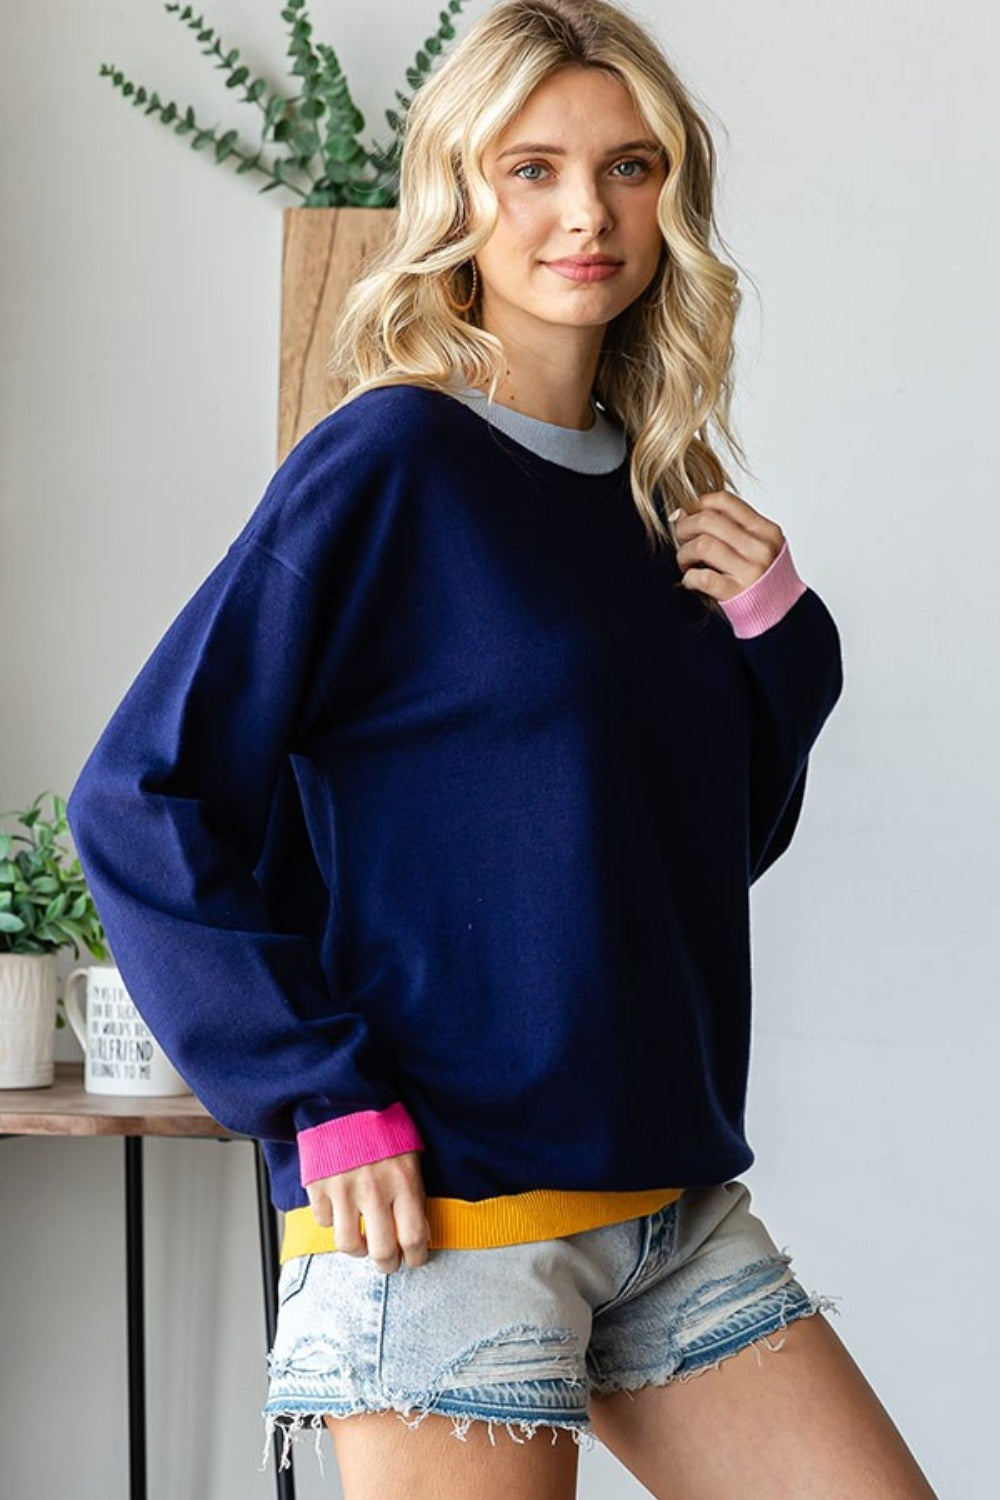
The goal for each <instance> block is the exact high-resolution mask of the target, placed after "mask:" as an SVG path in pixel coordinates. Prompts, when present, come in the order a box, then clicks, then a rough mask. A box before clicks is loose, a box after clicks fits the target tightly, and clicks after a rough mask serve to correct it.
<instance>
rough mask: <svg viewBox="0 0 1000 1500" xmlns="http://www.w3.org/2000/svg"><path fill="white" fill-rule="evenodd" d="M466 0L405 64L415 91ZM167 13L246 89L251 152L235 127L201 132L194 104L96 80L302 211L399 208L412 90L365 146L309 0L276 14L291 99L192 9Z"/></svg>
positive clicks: (109, 72) (444, 15)
mask: <svg viewBox="0 0 1000 1500" xmlns="http://www.w3.org/2000/svg"><path fill="white" fill-rule="evenodd" d="M464 3H465V0H448V5H447V9H446V10H442V11H441V13H440V17H439V22H440V24H439V26H438V29H437V31H435V32H434V34H433V36H429V37H427V38H426V40H425V42H424V45H423V47H421V49H420V50H419V51H418V52H417V55H416V58H415V60H414V63H413V66H412V67H410V68H407V70H406V81H407V83H408V84H409V86H410V89H411V90H412V91H413V92H415V91H416V90H417V89H419V88H420V86H421V84H423V83H424V81H425V79H426V78H427V76H428V74H429V73H430V71H431V69H432V67H433V64H434V58H435V57H436V56H437V55H438V54H439V53H440V52H441V51H442V50H443V48H444V45H445V43H446V42H447V41H450V40H451V39H452V38H453V37H454V36H455V28H454V26H453V25H452V17H453V16H455V15H458V14H459V12H460V11H461V9H462V6H463V4H464ZM164 10H166V11H168V12H170V13H171V14H172V15H175V16H176V17H177V19H178V20H179V21H181V22H183V23H184V25H185V26H187V27H188V28H189V29H190V30H191V31H192V32H193V33H194V34H195V35H196V37H197V40H198V41H199V42H201V43H202V44H203V45H202V49H201V50H202V52H203V54H204V55H205V56H206V57H214V58H216V59H217V62H216V67H217V68H220V69H221V70H222V71H223V72H224V73H225V74H226V88H227V89H242V91H243V93H242V97H241V99H240V103H242V104H249V105H251V106H253V107H254V108H255V109H257V110H258V111H259V112H260V114H261V116H262V121H261V137H260V142H259V144H258V145H257V146H255V147H254V146H248V145H247V144H246V143H245V142H243V141H242V140H241V139H240V135H239V132H238V131H237V130H226V131H224V132H223V133H222V134H219V133H218V132H217V131H215V130H213V129H206V127H205V126H204V125H203V124H202V123H201V122H200V121H199V120H198V118H197V116H196V115H195V112H194V110H193V109H192V108H191V107H190V106H188V107H187V108H186V109H185V110H183V112H182V111H181V109H180V108H179V106H178V105H177V104H174V103H170V102H168V103H164V102H163V100H161V98H160V96H159V94H157V93H156V92H154V91H152V90H149V89H147V88H145V87H144V86H143V85H136V84H134V83H132V82H131V81H130V80H129V79H128V78H126V77H125V75H124V73H123V72H122V71H121V69H120V68H118V67H116V66H115V64H114V63H102V64H101V70H100V77H102V78H110V79H111V82H112V86H113V87H114V88H116V89H120V90H121V93H122V95H123V96H124V97H125V98H126V99H130V100H131V101H132V104H133V106H134V107H136V108H138V107H143V108H144V111H145V113H146V114H147V115H151V114H157V115H159V117H160V120H161V122H162V123H163V124H164V125H167V126H169V127H170V128H171V129H173V131H174V132H175V133H176V134H177V135H181V136H185V135H189V136H190V137H191V140H190V143H189V144H190V145H191V147H192V149H193V150H195V151H203V150H205V149H206V148H209V147H211V148H212V152H213V153H214V157H215V160H216V162H225V161H229V162H231V163H233V164H235V165H236V171H237V173H238V174H239V173H243V172H258V173H262V174H263V175H264V176H265V177H267V178H268V181H267V183H266V184H265V185H264V187H262V188H261V189H260V191H261V192H262V193H267V192H270V191H271V189H272V188H276V187H284V188H287V189H288V191H289V192H291V193H294V194H296V195H297V196H298V197H300V198H301V199H302V204H301V206H302V207H303V208H337V207H351V206H353V207H355V208H392V207H395V206H396V204H397V203H398V198H399V162H400V156H401V154H402V149H403V134H404V131H405V126H406V114H407V111H408V110H409V107H410V103H411V100H412V93H411V94H409V95H407V94H402V93H400V92H399V90H398V89H397V90H396V91H395V92H396V99H397V102H398V104H399V109H398V110H390V109H387V110H386V111H385V117H386V120H387V121H388V123H389V127H390V129H391V131H392V137H391V139H390V140H389V142H388V143H387V144H384V145H380V144H378V143H377V142H374V141H373V142H372V144H371V145H370V146H364V145H362V143H361V141H360V140H359V139H358V133H359V131H361V130H362V129H363V128H364V124H365V119H364V116H363V115H362V114H361V112H360V110H359V109H358V108H357V106H356V105H355V103H354V101H353V99H352V98H351V93H350V89H349V88H348V85H347V79H346V78H345V77H344V74H343V70H342V69H341V66H340V63H339V62H338V60H337V54H336V53H335V52H334V50H333V48H332V47H330V46H328V45H327V44H325V43H323V42H314V41H313V35H312V33H313V28H312V24H311V22H310V20H309V16H308V14H307V11H306V0H286V3H285V6H284V8H283V9H282V12H281V17H282V20H284V21H286V22H287V23H288V26H289V45H288V56H289V57H290V58H291V59H292V67H291V72H292V75H293V76H295V77H298V78H300V79H301V88H299V89H298V91H297V92H296V93H295V94H294V95H292V96H286V95H283V94H280V93H278V92H277V91H276V90H272V89H271V88H270V87H269V85H268V83H267V82H266V80H265V79H263V78H252V77H251V76H250V69H249V68H248V67H246V65H245V64H244V63H241V62H240V54H239V49H238V48H236V47H231V48H226V47H224V46H223V43H222V41H221V40H220V38H219V37H218V35H217V34H216V32H215V31H214V30H213V28H212V27H211V26H207V25H206V24H205V21H204V18H203V17H202V16H200V15H196V14H195V12H194V8H193V7H192V6H190V5H185V6H183V7H182V6H180V5H176V4H169V5H165V6H164ZM272 146H276V147H278V148H279V151H280V149H281V148H283V154H277V155H275V156H274V157H273V158H272V159H271V160H270V161H268V160H265V156H264V153H265V151H266V150H267V148H269V147H272Z"/></svg>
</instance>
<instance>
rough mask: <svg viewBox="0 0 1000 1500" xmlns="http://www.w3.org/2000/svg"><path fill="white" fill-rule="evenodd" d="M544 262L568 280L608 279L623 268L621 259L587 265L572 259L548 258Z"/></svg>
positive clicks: (551, 269)
mask: <svg viewBox="0 0 1000 1500" xmlns="http://www.w3.org/2000/svg"><path fill="white" fill-rule="evenodd" d="M542 264H543V265H546V266H548V268H549V270H550V271H555V273H556V275H557V276H565V278H566V280H567V281H607V279H608V277H609V276H614V275H615V274H616V273H617V272H618V271H620V270H621V268H622V262H621V261H613V262H609V261H595V262H593V263H592V264H591V265H587V264H586V263H581V262H580V261H572V260H546V261H543V262H542Z"/></svg>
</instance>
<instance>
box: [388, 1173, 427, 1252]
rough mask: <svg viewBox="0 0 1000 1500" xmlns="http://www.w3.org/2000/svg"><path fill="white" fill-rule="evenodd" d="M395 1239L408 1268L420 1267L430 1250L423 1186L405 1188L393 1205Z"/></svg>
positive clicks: (420, 1184)
mask: <svg viewBox="0 0 1000 1500" xmlns="http://www.w3.org/2000/svg"><path fill="white" fill-rule="evenodd" d="M393 1212H394V1214H395V1217H396V1237H397V1239H398V1241H399V1248H400V1249H401V1250H402V1252H403V1259H404V1260H405V1262H406V1264H407V1265H408V1266H422V1265H423V1264H424V1262H425V1261H426V1259H427V1254H428V1251H429V1249H430V1226H429V1225H428V1223H427V1210H426V1208H425V1200H424V1190H423V1184H422V1183H418V1185H417V1189H416V1190H414V1188H412V1187H407V1188H405V1189H404V1190H403V1192H401V1193H400V1195H399V1197H398V1198H397V1199H396V1201H395V1203H394V1204H393Z"/></svg>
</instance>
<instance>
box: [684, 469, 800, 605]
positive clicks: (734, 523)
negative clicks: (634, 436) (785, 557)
mask: <svg viewBox="0 0 1000 1500" xmlns="http://www.w3.org/2000/svg"><path fill="white" fill-rule="evenodd" d="M700 498H701V506H700V508H699V509H698V510H696V511H694V512H692V513H691V514H690V515H684V516H682V517H680V519H679V520H678V521H677V522H676V523H675V525H674V535H675V537H676V539H677V543H678V546H677V552H676V558H677V566H678V567H679V568H680V569H681V571H682V573H683V578H682V580H681V582H682V583H683V584H684V585H685V586H686V587H687V588H695V589H699V590H701V591H702V592H703V593H710V594H711V595H712V596H713V597H714V598H716V599H730V598H732V597H733V595H735V594H738V593H741V592H742V591H743V590H744V589H747V588H749V587H750V585H751V584H753V583H756V581H757V579H758V578H760V577H761V575H762V574H764V573H766V572H767V570H768V568H769V567H770V566H771V564H772V562H773V561H774V559H775V558H776V557H777V555H778V553H779V552H780V551H781V549H782V547H783V546H784V542H785V535H784V532H783V531H782V529H781V527H780V526H778V525H777V523H776V522H774V521H769V520H768V518H767V517H766V516H762V515H761V514H760V513H759V512H758V511H755V510H754V509H753V507H752V506H751V505H748V504H747V503H746V501H745V500H741V499H740V498H739V497H738V496H736V495H731V494H729V492H728V491H726V490H721V491H719V492H717V493H713V494H710V495H702V496H701V497H700Z"/></svg>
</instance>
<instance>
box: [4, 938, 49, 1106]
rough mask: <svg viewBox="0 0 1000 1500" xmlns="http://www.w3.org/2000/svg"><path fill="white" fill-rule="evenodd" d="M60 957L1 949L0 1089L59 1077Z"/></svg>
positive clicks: (29, 1086)
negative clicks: (57, 1005)
mask: <svg viewBox="0 0 1000 1500" xmlns="http://www.w3.org/2000/svg"><path fill="white" fill-rule="evenodd" d="M55 1045H56V955H55V954H54V953H0V1089H33V1088H43V1087H45V1085H47V1084H51V1083H53V1082H54V1080H55Z"/></svg>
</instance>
